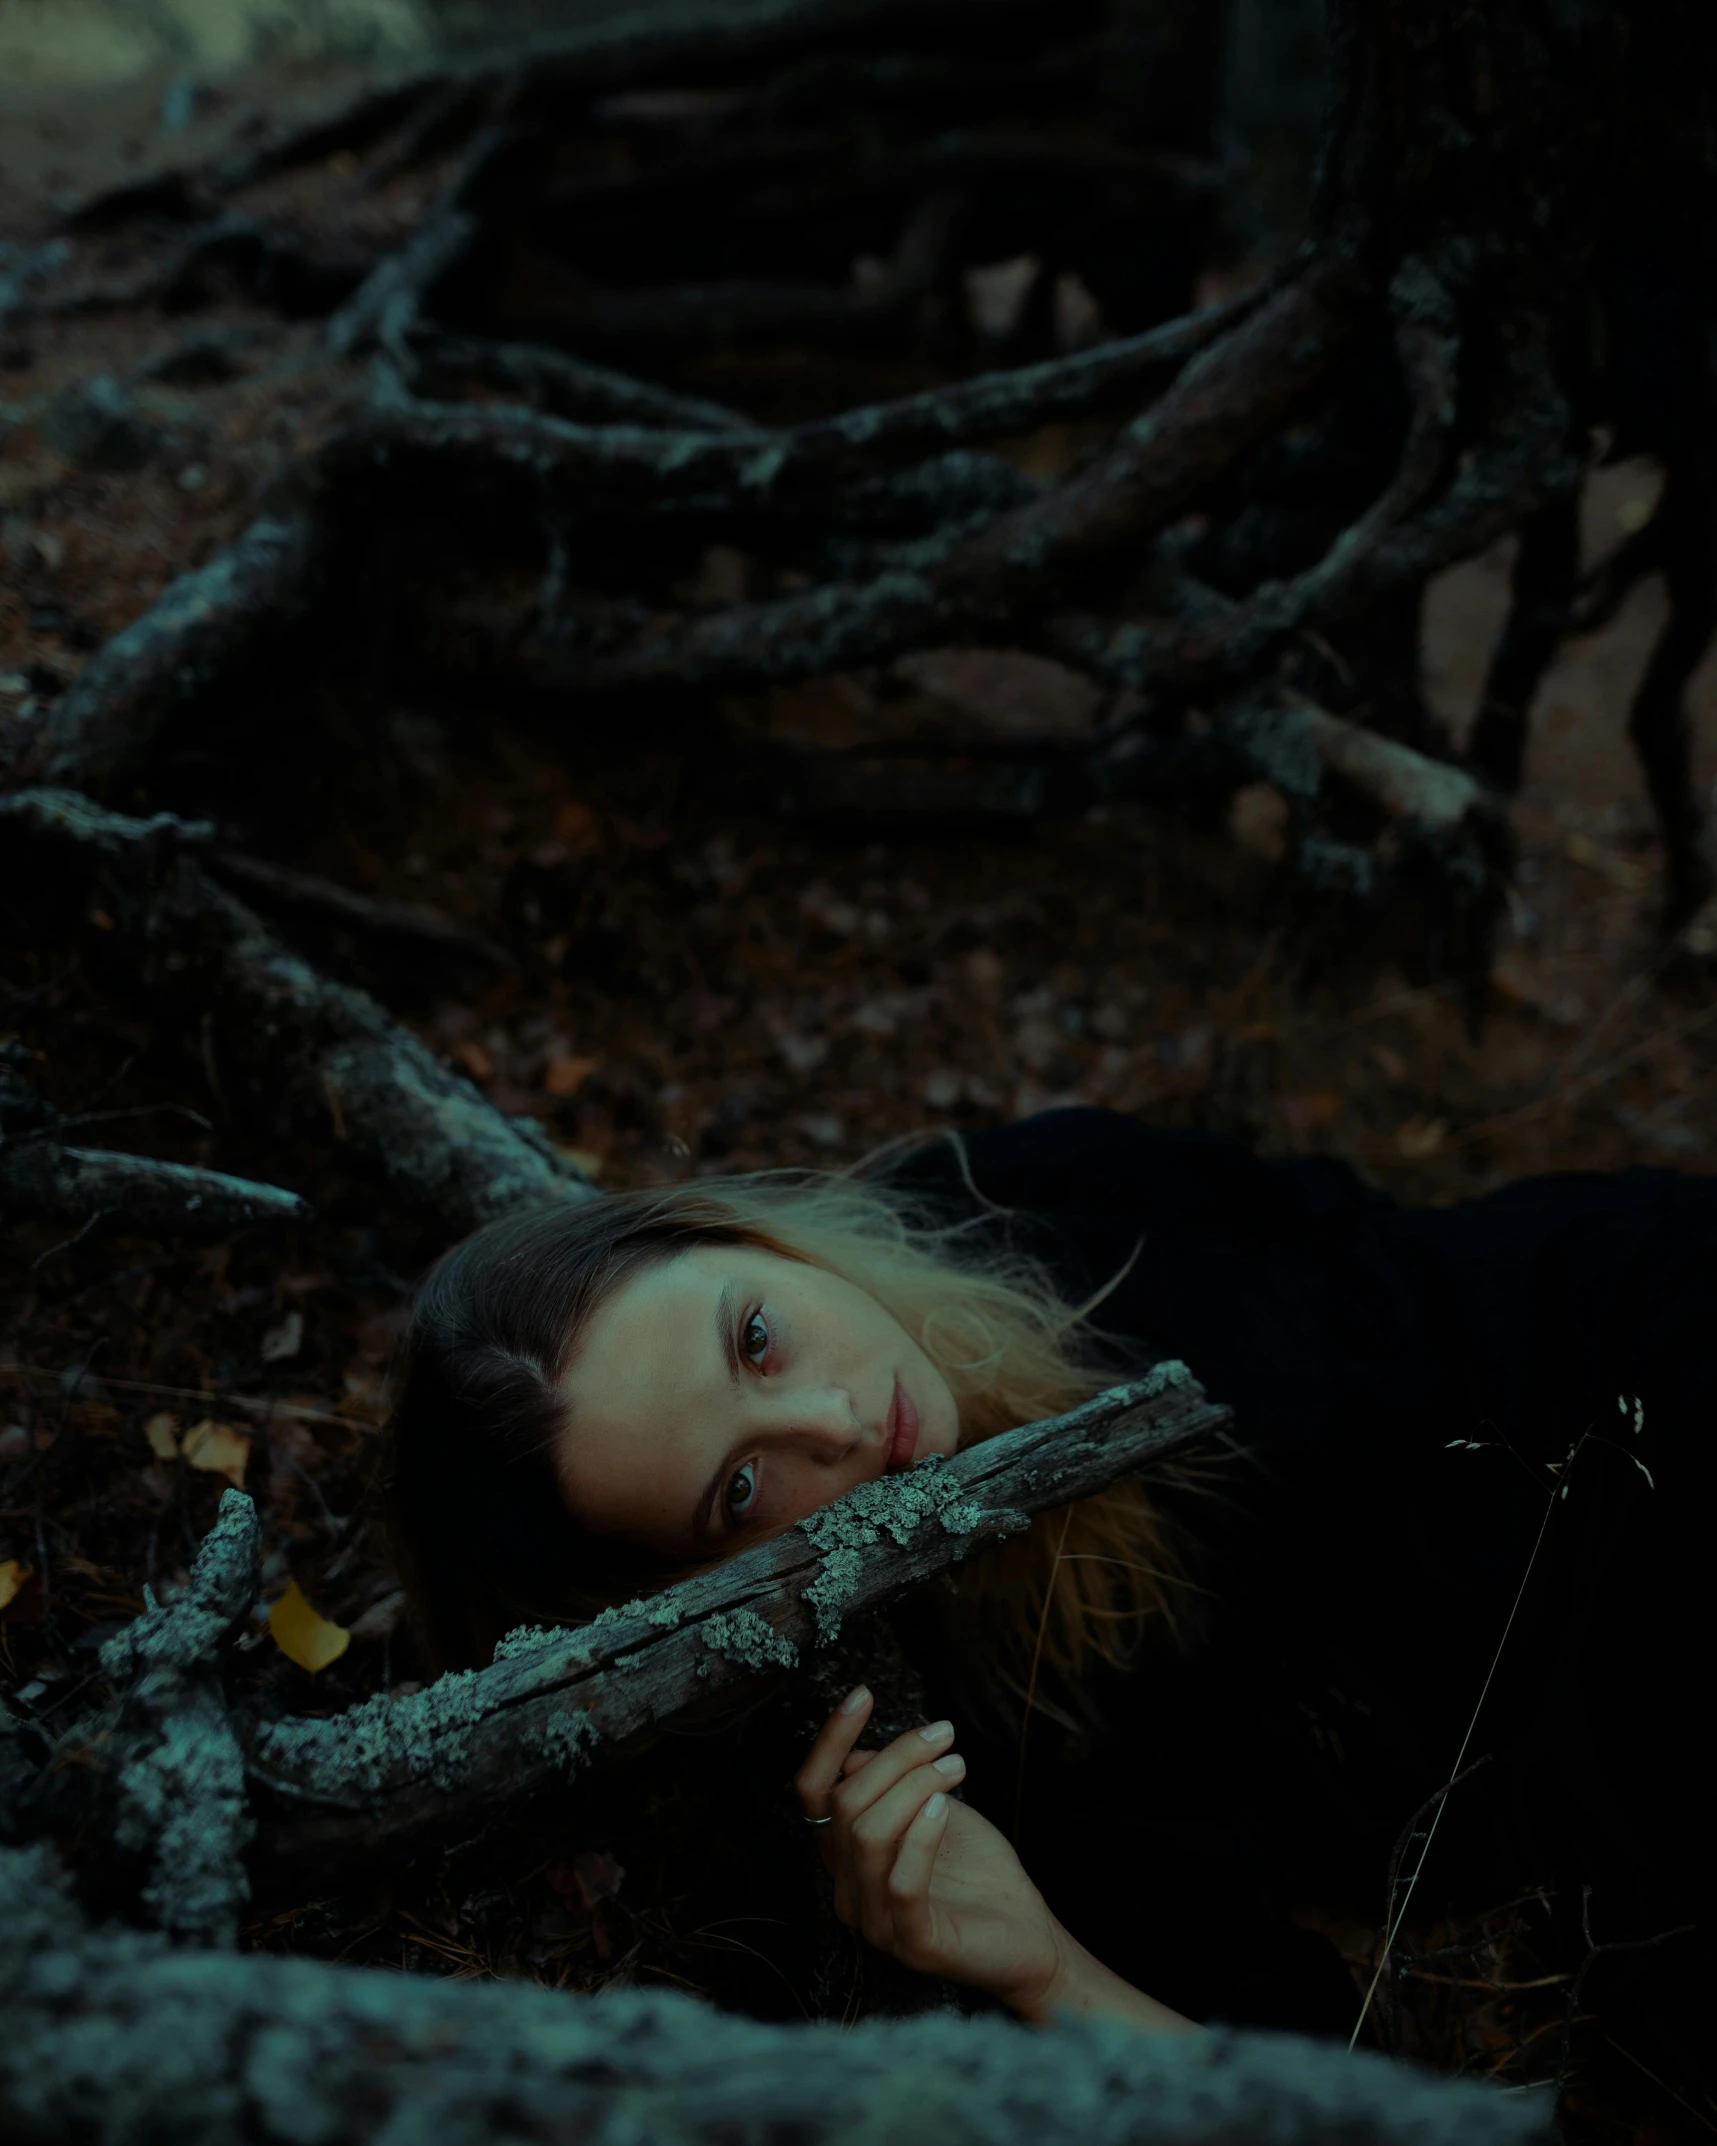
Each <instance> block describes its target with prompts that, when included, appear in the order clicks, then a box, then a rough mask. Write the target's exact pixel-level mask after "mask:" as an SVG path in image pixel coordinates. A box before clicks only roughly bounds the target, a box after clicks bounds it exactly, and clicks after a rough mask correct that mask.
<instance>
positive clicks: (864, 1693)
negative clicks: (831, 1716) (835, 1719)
mask: <svg viewBox="0 0 1717 2146" xmlns="http://www.w3.org/2000/svg"><path fill="white" fill-rule="evenodd" d="M869 1697H870V1686H869V1685H868V1684H861V1685H860V1686H859V1687H858V1689H857V1691H850V1692H848V1693H847V1695H846V1697H845V1698H844V1699H843V1700H842V1701H841V1712H842V1713H843V1714H856V1713H857V1712H858V1710H859V1708H860V1707H861V1706H863V1704H864V1703H865V1701H866V1700H867V1699H868V1698H869Z"/></svg>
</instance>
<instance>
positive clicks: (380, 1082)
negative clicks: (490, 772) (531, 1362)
mask: <svg viewBox="0 0 1717 2146" xmlns="http://www.w3.org/2000/svg"><path fill="white" fill-rule="evenodd" d="M0 824H5V825H7V826H8V828H9V830H10V839H9V842H8V851H9V855H8V859H7V862H8V864H9V865H12V867H13V869H18V868H19V866H20V865H21V862H22V860H23V858H24V857H25V856H26V855H27V853H28V851H29V848H30V847H31V846H32V844H33V845H34V846H35V847H37V848H45V849H46V850H48V851H49V852H57V853H59V855H60V856H61V857H62V858H68V857H69V859H70V860H71V861H72V863H73V865H74V867H76V868H79V869H81V870H82V871H83V872H85V873H88V872H89V871H90V870H91V869H93V868H99V869H100V871H101V872H102V875H103V877H104V879H105V880H106V881H107V882H108V883H109V884H111V885H112V886H114V887H115V888H116V889H117V891H118V893H119V894H120V895H121V896H122V897H123V900H122V902H121V904H120V907H121V912H122V925H123V929H124V931H125V935H126V939H127V942H128V943H129V945H130V946H131V947H132V948H133V949H134V950H135V957H136V958H137V960H138V963H139V967H140V968H141V969H143V970H144V971H145V972H146V973H147V974H149V975H150V977H151V979H152V980H153V981H154V982H155V983H156V984H157V986H158V987H163V988H164V994H165V995H166V996H170V997H173V998H180V999H183V998H189V999H190V1000H191V1001H192V1002H193V1003H194V1004H200V1005H203V1006H206V1007H208V1008H209V1009H211V1010H212V1011H213V1013H214V1016H215V1019H216V1021H217V1023H218V1038H219V1043H218V1054H217V1057H216V1063H217V1065H218V1066H219V1068H220V1077H221V1080H222V1083H223V1086H225V1085H229V1084H230V1086H231V1088H232V1089H233V1090H234V1091H235V1092H243V1093H244V1094H246V1095H247V1096H248V1098H249V1099H250V1101H251V1104H252V1107H254V1108H256V1109H259V1110H261V1111H263V1112H265V1113H266V1112H269V1111H272V1110H275V1109H284V1110H286V1111H287V1112H288V1113H289V1114H290V1115H292V1116H293V1117H295V1118H297V1119H298V1120H299V1121H300V1122H305V1123H308V1124H310V1125H313V1126H316V1127H318V1128H323V1129H325V1134H324V1136H325V1137H331V1138H332V1139H333V1140H335V1141H336V1142H339V1143H342V1144H346V1145H349V1146H351V1147H353V1148H354V1149H356V1150H357V1151H358V1152H360V1153H362V1154H364V1155H366V1156H367V1157H368V1158H369V1159H370V1160H371V1161H372V1162H374V1163H376V1164H378V1165H379V1166H380V1167H381V1169H382V1170H383V1171H384V1172H385V1174H386V1175H387V1176H388V1177H389V1178H390V1179H391V1180H392V1181H393V1182H394V1183H396V1184H397V1185H398V1186H399V1187H400V1189H401V1190H402V1191H404V1192H405V1193H407V1194H408V1195H410V1196H411V1197H413V1198H415V1199H417V1200H420V1201H422V1202H423V1203H424V1204H425V1205H427V1206H428V1207H429V1208H430V1209H432V1210H433V1211H434V1212H435V1214H436V1215H437V1216H438V1217H439V1218H440V1220H441V1222H442V1224H443V1226H444V1227H445V1228H446V1230H447V1231H448V1233H449V1235H450V1236H458V1235H463V1234H464V1233H465V1232H466V1231H468V1230H470V1229H474V1228H475V1227H476V1226H477V1225H478V1224H479V1223H481V1222H485V1221H488V1220H490V1219H491V1218H492V1217H493V1216H496V1215H501V1214H507V1213H510V1212H512V1211H513V1210H514V1209H516V1208H518V1207H520V1206H522V1205H528V1204H530V1203H531V1202H533V1201H544V1200H556V1199H576V1198H581V1197H586V1196H588V1195H589V1193H590V1192H591V1190H592V1188H591V1186H590V1185H589V1184H588V1182H587V1181H586V1180H585V1179H584V1178H583V1177H582V1176H580V1174H579V1173H578V1172H577V1171H576V1170H575V1169H573V1168H572V1166H571V1165H570V1164H568V1163H566V1162H564V1161H563V1160H562V1159H561V1158H560V1157H559V1156H558V1155H556V1153H555V1152H554V1150H553V1148H552V1147H550V1146H549V1144H548V1142H547V1140H546V1138H545V1137H544V1136H543V1134H542V1133H541V1132H540V1130H539V1129H538V1128H537V1125H536V1122H535V1120H534V1119H532V1120H517V1121H516V1120H513V1119H510V1118H505V1117H503V1116H502V1115H501V1113H500V1112H499V1111H498V1110H496V1109H495V1108H494V1107H493V1106H492V1105H491V1104H490V1103H489V1102H487V1101H486V1100H485V1098H484V1097H483V1095H482V1094H481V1093H480V1092H479V1091H478V1090H477V1089H476V1088H475V1087H473V1086H472V1084H471V1083H470V1082H469V1081H467V1080H465V1079H464V1078H462V1077H461V1076H460V1075H458V1074H456V1073H454V1072H452V1071H450V1070H449V1069H448V1068H447V1067H446V1066H444V1065H443V1064H441V1062H440V1061H439V1060H438V1059H437V1058H435V1057H434V1056H433V1055H432V1053H430V1052H429V1051H428V1050H426V1049H425V1048H424V1046H423V1045H422V1044H421V1043H419V1042H418V1040H417V1038H416V1037H415V1036H413V1035H412V1034H411V1033H410V1032H409V1031H408V1030H406V1029H404V1028H402V1027H401V1026H400V1025H399V1023H398V1022H396V1021H395V1020H394V1019H393V1018H392V1017H391V1016H390V1015H389V1014H387V1013H386V1012H384V1011H383V1009H382V1008H381V1007H380V1006H378V1005H377V1004H376V1002H375V1001H374V999H372V998H370V997H368V996H367V995H366V994H365V993H364V992H362V991H358V990H354V989H353V988H352V987H351V986H350V985H347V984H338V983H334V982H331V981H330V980H329V979H328V978H326V977H324V976H320V975H318V974H317V973H316V971H315V970H314V969H312V968H311V967H310V966H309V964H308V963H307V962H305V961H303V960H301V959H300V958H299V956H298V955H297V954H295V953H293V952H292V951H291V950H290V949H289V948H288V947H286V946H285V945H283V944H282V942H281V941H280V940H279V939H277V938H276V937H275V936H274V934H273V933H272V932H270V931H269V930H268V928H267V926H266V925H264V924H263V923H262V921H261V919H260V918H258V917H257V916H256V915H254V914H253V912H252V911H251V910H249V909H247V908H246V907H245V906H244V904H243V903H242V902H239V901H237V900H236V899H235V898H234V897H233V896H232V895H230V894H228V893H227V892H226V891H225V890H224V889H223V888H221V887H219V886H218V885H216V883H215V882H214V881H213V880H212V879H211V878H210V877H209V875H208V874H207V872H206V871H205V870H204V869H203V867H202V866H201V865H200V864H199V863H197V862H196V861H195V856H194V851H195V848H196V847H197V837H198V831H197V830H191V831H190V833H191V840H190V841H189V842H187V841H185V840H184V839H182V837H183V836H184V834H185V832H186V831H185V830H184V829H183V827H182V824H181V823H178V822H174V821H173V820H172V819H171V818H170V817H169V816H168V815H166V814H159V815H157V816H156V818H155V819H154V820H152V821H142V820H134V819H126V818H123V817H122V816H120V815H119V814H116V813H108V812H103V811H102V810H100V808H98V807H96V806H93V805H91V804H90V803H89V801H88V800H87V799H84V798H81V797H78V796H76V795H75V794H73V793H71V792H68V791H54V790H25V791H20V792H16V793H14V794H13V795H12V796H9V797H3V798H0Z"/></svg>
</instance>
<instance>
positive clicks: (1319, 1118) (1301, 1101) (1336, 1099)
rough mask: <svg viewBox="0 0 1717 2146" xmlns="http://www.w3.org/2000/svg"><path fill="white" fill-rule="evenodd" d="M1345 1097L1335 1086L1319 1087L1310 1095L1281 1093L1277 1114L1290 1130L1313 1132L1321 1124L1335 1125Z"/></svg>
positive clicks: (1277, 1104)
mask: <svg viewBox="0 0 1717 2146" xmlns="http://www.w3.org/2000/svg"><path fill="white" fill-rule="evenodd" d="M1343 1100H1344V1099H1343V1097H1342V1096H1341V1095H1340V1094H1339V1093H1338V1092H1337V1090H1335V1089H1334V1088H1317V1089H1314V1090H1313V1091H1312V1092H1311V1093H1310V1094H1308V1095H1279V1096H1278V1097H1277V1098H1276V1114H1277V1116H1278V1117H1279V1118H1280V1119H1281V1121H1282V1123H1283V1124H1284V1125H1285V1126H1287V1127H1288V1129H1289V1131H1290V1132H1296V1133H1313V1132H1316V1131H1317V1129H1318V1127H1319V1126H1321V1125H1333V1124H1334V1123H1335V1121H1336V1119H1337V1118H1339V1117H1340V1116H1341V1111H1342V1103H1343Z"/></svg>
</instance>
